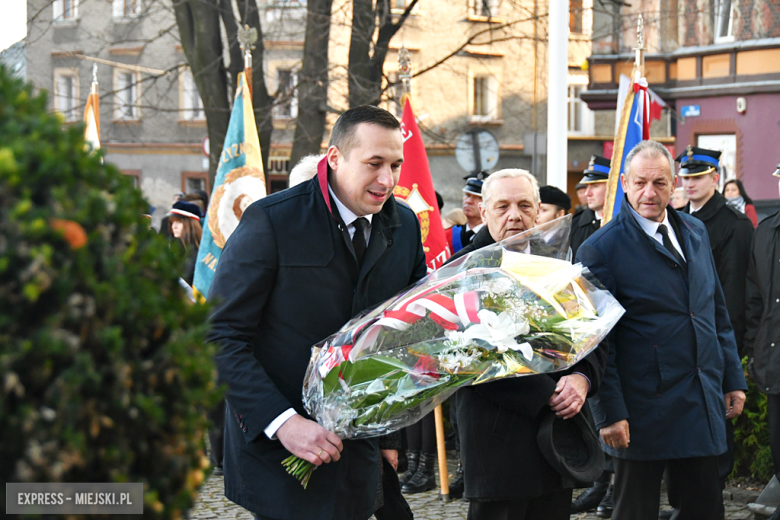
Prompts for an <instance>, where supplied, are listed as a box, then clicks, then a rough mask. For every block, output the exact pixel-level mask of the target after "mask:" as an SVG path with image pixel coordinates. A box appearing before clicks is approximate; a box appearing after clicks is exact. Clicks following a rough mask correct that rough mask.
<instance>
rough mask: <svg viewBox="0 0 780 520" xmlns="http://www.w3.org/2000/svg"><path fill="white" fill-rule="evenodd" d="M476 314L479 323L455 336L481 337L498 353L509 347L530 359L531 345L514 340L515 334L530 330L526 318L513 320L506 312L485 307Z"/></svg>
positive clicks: (472, 338)
mask: <svg viewBox="0 0 780 520" xmlns="http://www.w3.org/2000/svg"><path fill="white" fill-rule="evenodd" d="M477 316H479V320H480V323H476V324H474V325H471V326H470V327H469V328H467V329H466V330H465V332H463V333H462V334H460V335H459V336H457V338H458V339H464V340H474V339H481V340H483V341H486V342H488V343H490V344H491V345H493V346H494V347H496V351H497V352H498V353H499V354H503V353H504V352H506V351H507V350H509V349H512V350H519V351H520V352H521V353H522V354H523V356H524V357H525V358H526V359H528V360H529V361H530V360H531V357H532V356H533V349H532V348H531V345H529V344H528V343H523V344H522V345H518V343H517V342H516V341H515V337H516V336H520V335H521V334H528V332H529V331H530V330H531V327H530V325H529V324H528V321H527V320H515V319H514V318H513V317H512V316H511V315H510V314H509V313H507V312H502V313H501V314H498V315H497V314H496V313H495V312H492V311H489V310H487V309H482V310H480V311H479V312H478V313H477ZM452 336H453V337H452V338H450V339H453V338H454V337H456V336H455V335H454V334H453V335H452ZM448 337H450V336H448Z"/></svg>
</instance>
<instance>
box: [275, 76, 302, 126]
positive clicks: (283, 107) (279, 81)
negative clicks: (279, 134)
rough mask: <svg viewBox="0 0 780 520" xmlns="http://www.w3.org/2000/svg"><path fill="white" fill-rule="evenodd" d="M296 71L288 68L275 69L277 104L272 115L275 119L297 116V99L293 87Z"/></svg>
mask: <svg viewBox="0 0 780 520" xmlns="http://www.w3.org/2000/svg"><path fill="white" fill-rule="evenodd" d="M297 83H298V73H297V72H295V71H294V70H290V69H276V95H277V100H278V101H277V105H276V107H274V116H275V117H276V118H277V119H295V118H296V117H298V99H297V97H296V92H295V87H296V84H297Z"/></svg>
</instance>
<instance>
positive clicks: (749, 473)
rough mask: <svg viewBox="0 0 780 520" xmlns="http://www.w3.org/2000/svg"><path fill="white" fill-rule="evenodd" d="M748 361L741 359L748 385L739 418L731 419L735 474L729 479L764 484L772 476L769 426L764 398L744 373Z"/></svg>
mask: <svg viewBox="0 0 780 520" xmlns="http://www.w3.org/2000/svg"><path fill="white" fill-rule="evenodd" d="M747 359H748V358H747V357H744V358H743V359H742V366H743V368H745V379H747V383H748V391H747V392H746V395H747V399H746V400H745V407H744V409H743V410H742V415H740V416H738V417H737V418H736V419H734V472H733V473H732V477H752V478H755V479H758V480H759V481H760V482H761V483H767V482H769V480H770V479H771V478H772V475H774V474H775V470H774V467H773V465H772V450H771V449H770V447H769V425H768V423H767V419H766V395H764V394H762V393H761V392H759V391H758V387H757V386H756V384H755V383H754V382H753V380H752V379H751V378H750V375H749V374H748V371H747V368H746V367H747Z"/></svg>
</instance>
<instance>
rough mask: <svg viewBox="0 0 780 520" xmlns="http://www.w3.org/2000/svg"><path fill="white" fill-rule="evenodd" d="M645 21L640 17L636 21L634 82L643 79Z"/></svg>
mask: <svg viewBox="0 0 780 520" xmlns="http://www.w3.org/2000/svg"><path fill="white" fill-rule="evenodd" d="M646 50H647V49H645V19H644V18H643V17H642V15H641V14H640V15H639V18H638V19H637V21H636V47H635V48H634V53H635V56H634V82H638V81H639V80H640V79H641V78H643V77H645V51H646Z"/></svg>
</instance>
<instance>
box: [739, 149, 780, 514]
mask: <svg viewBox="0 0 780 520" xmlns="http://www.w3.org/2000/svg"><path fill="white" fill-rule="evenodd" d="M773 175H774V176H775V177H780V164H778V165H777V170H775V172H774V174H773ZM778 261H780V213H775V214H774V215H771V216H769V217H767V218H765V219H764V220H763V221H761V223H760V224H759V225H758V228H756V235H755V238H754V241H753V247H752V251H751V255H750V264H749V267H748V274H747V302H746V306H747V311H746V313H745V314H746V319H745V321H746V331H745V354H746V355H747V356H748V369H749V370H750V375H751V376H752V377H753V381H755V382H756V386H757V387H758V390H759V391H760V392H761V393H764V394H767V395H766V397H767V400H766V415H767V417H766V418H767V423H769V446H770V447H771V449H772V463H773V464H774V470H775V476H776V477H777V478H780V350H779V349H778V347H777V345H780V305H778V304H780V301H778V297H777V296H778V294H780V269H777V267H776V264H777V263H778ZM769 520H780V507H778V508H777V509H775V512H774V513H772V515H771V516H770V517H769Z"/></svg>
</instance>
